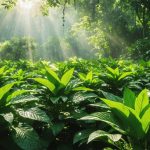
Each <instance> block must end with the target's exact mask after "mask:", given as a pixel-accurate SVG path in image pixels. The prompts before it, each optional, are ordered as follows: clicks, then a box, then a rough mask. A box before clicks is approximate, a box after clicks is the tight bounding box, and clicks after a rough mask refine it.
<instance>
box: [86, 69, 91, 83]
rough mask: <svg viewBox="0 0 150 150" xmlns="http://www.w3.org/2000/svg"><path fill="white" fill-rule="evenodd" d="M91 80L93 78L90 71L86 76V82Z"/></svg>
mask: <svg viewBox="0 0 150 150" xmlns="http://www.w3.org/2000/svg"><path fill="white" fill-rule="evenodd" d="M92 78H93V73H92V71H90V72H89V73H88V74H87V76H86V81H92Z"/></svg>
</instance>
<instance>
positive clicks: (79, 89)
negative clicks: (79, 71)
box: [72, 86, 94, 91]
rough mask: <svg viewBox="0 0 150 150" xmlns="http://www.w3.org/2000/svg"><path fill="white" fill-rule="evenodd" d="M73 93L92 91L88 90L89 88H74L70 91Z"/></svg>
mask: <svg viewBox="0 0 150 150" xmlns="http://www.w3.org/2000/svg"><path fill="white" fill-rule="evenodd" d="M72 90H73V91H94V90H92V89H90V88H87V87H81V86H80V87H76V88H73V89H72Z"/></svg>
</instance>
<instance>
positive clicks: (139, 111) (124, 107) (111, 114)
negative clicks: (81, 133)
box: [81, 89, 150, 149]
mask: <svg viewBox="0 0 150 150" xmlns="http://www.w3.org/2000/svg"><path fill="white" fill-rule="evenodd" d="M101 100H102V101H103V102H104V103H105V104H106V105H107V106H109V107H110V110H109V111H106V112H98V113H93V114H91V115H89V116H85V117H83V118H81V120H95V121H102V122H105V123H106V124H109V125H110V126H111V127H112V128H113V129H115V130H116V131H118V132H120V133H121V134H123V135H126V136H127V137H128V138H127V139H128V143H129V145H130V148H131V149H132V148H133V149H147V148H149V146H148V142H149V140H148V136H149V134H148V133H149V126H150V117H149V113H150V107H149V98H148V91H147V90H146V89H145V90H143V91H142V92H141V93H140V94H139V95H138V96H137V97H136V96H135V94H134V93H133V92H132V91H131V90H129V89H126V90H125V92H124V97H123V99H122V101H119V102H118V100H117V99H116V97H114V98H112V99H111V100H109V99H104V98H101ZM103 134H104V135H103ZM107 134H108V135H107ZM103 136H107V137H108V138H109V139H110V136H111V137H114V138H113V139H115V136H113V135H110V133H106V132H103V131H96V132H94V133H92V134H91V135H89V140H88V141H93V140H95V139H98V138H101V137H103ZM117 137H118V136H117ZM117 137H116V138H117ZM119 137H120V138H117V139H118V140H119V139H121V136H119ZM116 141H117V140H116ZM137 141H138V142H137ZM139 141H141V142H140V143H139Z"/></svg>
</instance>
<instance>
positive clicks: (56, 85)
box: [33, 66, 92, 95]
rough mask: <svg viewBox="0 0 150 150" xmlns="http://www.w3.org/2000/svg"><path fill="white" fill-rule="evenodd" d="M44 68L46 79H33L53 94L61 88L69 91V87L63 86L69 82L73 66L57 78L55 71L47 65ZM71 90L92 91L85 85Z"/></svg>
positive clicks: (57, 92)
mask: <svg viewBox="0 0 150 150" xmlns="http://www.w3.org/2000/svg"><path fill="white" fill-rule="evenodd" d="M45 70H46V77H47V79H45V78H33V80H35V81H37V82H39V83H40V84H42V85H44V86H46V87H47V88H48V89H49V90H50V91H51V92H52V94H53V95H58V94H59V92H61V91H62V90H64V93H68V92H69V90H70V89H69V90H65V88H66V87H67V85H68V83H69V82H70V80H71V78H72V77H73V72H74V69H73V68H72V69H70V70H68V71H67V72H65V73H64V74H63V76H62V77H61V78H59V77H58V75H57V74H56V72H54V71H53V70H52V69H50V68H49V67H47V66H45ZM71 90H72V91H78V90H85V91H86V90H87V91H88V90H89V91H92V90H91V89H89V88H86V87H75V88H72V89H71Z"/></svg>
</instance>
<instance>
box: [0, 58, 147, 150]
mask: <svg viewBox="0 0 150 150" xmlns="http://www.w3.org/2000/svg"><path fill="white" fill-rule="evenodd" d="M0 67H1V68H0V82H1V88H0V103H1V107H0V110H1V111H0V117H1V120H0V126H1V129H0V134H1V137H0V139H1V141H2V142H1V143H0V148H1V149H6V150H7V149H9V148H10V145H11V148H12V149H16V150H17V149H18V150H19V149H23V150H38V149H39V150H43V149H54V150H56V149H60V150H63V149H64V150H67V149H68V150H71V149H86V150H87V149H93V150H96V149H97V150H98V149H104V148H108V147H109V149H120V150H123V149H124V150H129V149H137V148H138V149H141V150H142V149H146V148H147V149H149V148H150V147H149V144H148V143H149V142H150V141H149V123H150V118H149V111H150V109H149V98H148V90H146V89H150V84H149V83H150V72H149V70H150V62H149V61H147V62H145V61H141V62H133V61H131V60H128V61H127V60H123V59H120V60H113V59H111V58H110V59H100V60H93V61H87V60H83V59H76V58H74V59H70V60H69V61H65V62H63V63H55V64H52V63H50V62H46V61H42V62H37V63H35V64H33V63H31V62H28V61H22V60H20V61H18V62H12V61H1V62H0ZM129 89H130V90H129ZM131 90H132V91H131ZM133 91H134V92H133ZM141 91H142V92H141ZM140 92H141V93H140ZM139 93H140V94H139ZM122 97H123V98H122ZM105 98H106V99H105ZM135 133H136V134H135ZM139 141H140V142H139ZM8 142H9V145H8Z"/></svg>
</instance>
